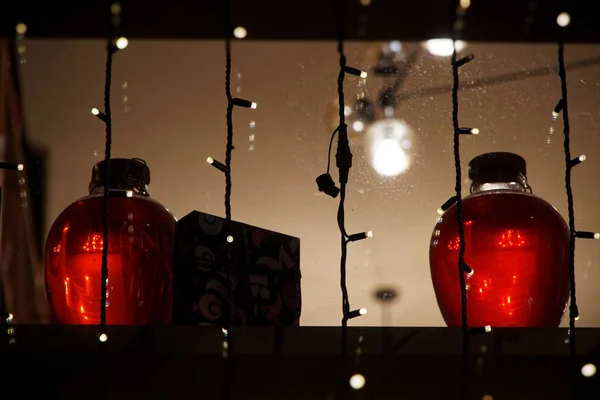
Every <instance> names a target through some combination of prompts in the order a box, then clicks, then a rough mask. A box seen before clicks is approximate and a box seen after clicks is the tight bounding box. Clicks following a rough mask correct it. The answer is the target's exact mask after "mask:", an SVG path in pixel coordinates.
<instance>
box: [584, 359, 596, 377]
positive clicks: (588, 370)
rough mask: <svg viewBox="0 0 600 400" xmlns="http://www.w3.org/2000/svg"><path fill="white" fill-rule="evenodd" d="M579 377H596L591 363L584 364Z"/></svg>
mask: <svg viewBox="0 0 600 400" xmlns="http://www.w3.org/2000/svg"><path fill="white" fill-rule="evenodd" d="M581 375H583V376H585V377H586V378H591V377H592V376H594V375H596V366H595V365H594V364H592V363H589V364H585V365H584V366H583V367H581Z"/></svg>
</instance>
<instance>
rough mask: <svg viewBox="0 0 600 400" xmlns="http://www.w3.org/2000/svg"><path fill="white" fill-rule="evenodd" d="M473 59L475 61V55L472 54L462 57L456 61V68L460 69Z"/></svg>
mask: <svg viewBox="0 0 600 400" xmlns="http://www.w3.org/2000/svg"><path fill="white" fill-rule="evenodd" d="M474 59H475V55H474V54H469V55H468V56H464V57H463V58H461V59H460V60H458V61H456V66H457V67H462V66H463V65H465V64H467V63H468V62H471V61H473V60H474Z"/></svg>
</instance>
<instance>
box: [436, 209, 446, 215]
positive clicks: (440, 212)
mask: <svg viewBox="0 0 600 400" xmlns="http://www.w3.org/2000/svg"><path fill="white" fill-rule="evenodd" d="M437 212H438V214H440V215H442V214H444V212H445V211H444V210H442V207H440V208H438V209H437Z"/></svg>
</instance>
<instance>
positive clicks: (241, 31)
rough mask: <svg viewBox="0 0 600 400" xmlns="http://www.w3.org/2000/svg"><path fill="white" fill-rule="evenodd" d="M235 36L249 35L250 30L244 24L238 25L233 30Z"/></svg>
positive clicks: (243, 36) (239, 37)
mask: <svg viewBox="0 0 600 400" xmlns="http://www.w3.org/2000/svg"><path fill="white" fill-rule="evenodd" d="M233 36H235V37H236V38H238V39H243V38H245V37H246V36H248V31H247V30H246V28H244V27H243V26H238V27H236V28H235V29H234V30H233Z"/></svg>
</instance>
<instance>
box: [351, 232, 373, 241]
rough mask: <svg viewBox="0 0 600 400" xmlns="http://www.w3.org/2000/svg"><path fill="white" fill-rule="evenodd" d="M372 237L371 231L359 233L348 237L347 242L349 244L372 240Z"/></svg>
mask: <svg viewBox="0 0 600 400" xmlns="http://www.w3.org/2000/svg"><path fill="white" fill-rule="evenodd" d="M372 237H373V232H372V231H368V232H361V233H355V234H353V235H350V236H349V237H348V241H349V242H356V241H358V240H363V239H366V238H372Z"/></svg>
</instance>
